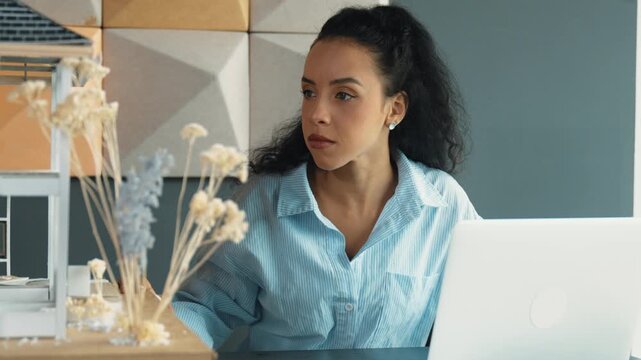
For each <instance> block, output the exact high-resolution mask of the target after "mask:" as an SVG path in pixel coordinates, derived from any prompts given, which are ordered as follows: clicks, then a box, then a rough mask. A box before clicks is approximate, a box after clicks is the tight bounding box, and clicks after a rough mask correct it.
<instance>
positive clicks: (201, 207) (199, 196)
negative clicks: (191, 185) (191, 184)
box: [189, 190, 208, 217]
mask: <svg viewBox="0 0 641 360" xmlns="http://www.w3.org/2000/svg"><path fill="white" fill-rule="evenodd" d="M207 200H208V198H207V193H206V192H204V191H203V190H199V191H198V192H197V193H195V194H194V195H193V196H192V197H191V202H190V203H189V211H191V212H192V214H194V216H196V217H198V216H201V215H202V214H203V213H205V212H206V211H207V205H208V204H207Z"/></svg>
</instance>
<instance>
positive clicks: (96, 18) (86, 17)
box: [21, 0, 102, 27]
mask: <svg viewBox="0 0 641 360" xmlns="http://www.w3.org/2000/svg"><path fill="white" fill-rule="evenodd" d="M21 2H23V3H24V4H25V5H27V6H29V7H30V8H32V9H33V10H35V11H37V12H39V13H41V14H42V15H44V16H46V17H48V18H49V19H51V20H53V21H55V22H57V23H58V24H60V25H76V26H95V27H100V25H101V22H102V1H101V0H21Z"/></svg>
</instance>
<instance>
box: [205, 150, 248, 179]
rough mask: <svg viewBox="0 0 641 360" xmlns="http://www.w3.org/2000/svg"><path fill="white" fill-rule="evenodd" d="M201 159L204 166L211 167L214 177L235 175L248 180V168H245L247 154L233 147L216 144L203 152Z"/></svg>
mask: <svg viewBox="0 0 641 360" xmlns="http://www.w3.org/2000/svg"><path fill="white" fill-rule="evenodd" d="M200 160H201V165H202V166H203V168H205V167H206V166H210V167H211V175H212V176H214V177H225V176H233V177H237V178H239V179H240V180H241V181H243V180H245V181H246V180H247V174H246V170H243V167H244V166H246V164H247V156H246V155H244V154H243V153H241V152H239V151H238V150H236V149H235V148H233V147H228V146H224V145H221V144H214V145H213V146H212V147H211V148H209V150H206V151H204V152H202V153H201V155H200Z"/></svg>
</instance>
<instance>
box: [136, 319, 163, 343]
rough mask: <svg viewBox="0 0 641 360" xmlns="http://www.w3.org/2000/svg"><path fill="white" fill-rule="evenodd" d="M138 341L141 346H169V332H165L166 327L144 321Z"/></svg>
mask: <svg viewBox="0 0 641 360" xmlns="http://www.w3.org/2000/svg"><path fill="white" fill-rule="evenodd" d="M137 340H138V342H139V343H140V345H141V346H147V345H169V332H167V330H165V325H163V324H161V323H158V322H153V321H144V322H143V323H142V327H141V329H140V332H139V333H138V336H137Z"/></svg>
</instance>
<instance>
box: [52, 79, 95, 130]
mask: <svg viewBox="0 0 641 360" xmlns="http://www.w3.org/2000/svg"><path fill="white" fill-rule="evenodd" d="M105 100H106V98H105V92H104V91H103V90H100V89H92V88H87V89H85V88H72V89H71V91H70V92H69V95H67V97H66V98H65V99H64V101H63V102H62V103H60V104H58V106H57V107H56V110H55V111H54V112H53V114H52V115H51V125H53V126H57V127H59V128H61V129H63V130H65V131H67V132H69V133H70V134H73V135H75V134H77V133H79V132H83V131H85V129H86V128H87V126H88V124H89V123H96V122H98V123H99V122H101V121H102V117H103V116H102V108H103V105H104V104H105Z"/></svg>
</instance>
